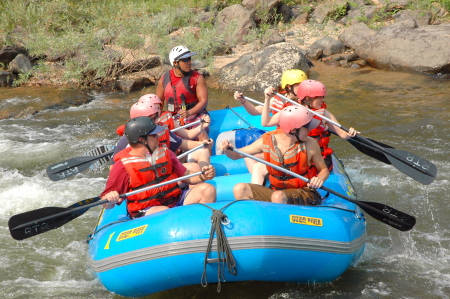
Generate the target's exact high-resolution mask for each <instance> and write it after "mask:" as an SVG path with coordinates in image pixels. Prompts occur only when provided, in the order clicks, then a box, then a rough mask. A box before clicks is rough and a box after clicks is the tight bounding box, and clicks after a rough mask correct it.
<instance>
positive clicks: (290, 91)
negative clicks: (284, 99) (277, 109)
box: [286, 85, 297, 97]
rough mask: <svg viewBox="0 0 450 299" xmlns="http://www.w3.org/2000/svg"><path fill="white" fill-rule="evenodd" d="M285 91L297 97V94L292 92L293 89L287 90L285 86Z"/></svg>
mask: <svg viewBox="0 0 450 299" xmlns="http://www.w3.org/2000/svg"><path fill="white" fill-rule="evenodd" d="M290 86H292V85H290ZM286 91H287V92H289V93H292V94H293V95H294V96H296V97H297V94H296V93H295V92H294V89H293V88H287V86H286Z"/></svg>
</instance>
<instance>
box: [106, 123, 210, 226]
mask: <svg viewBox="0 0 450 299" xmlns="http://www.w3.org/2000/svg"><path fill="white" fill-rule="evenodd" d="M163 130H164V128H163V127H162V126H158V125H156V124H155V123H154V122H153V121H152V120H151V119H150V118H148V117H146V116H141V117H136V118H132V119H130V120H129V121H128V122H127V123H126V125H125V135H126V138H127V139H128V142H129V144H130V147H129V149H126V150H124V151H126V153H122V152H121V159H120V160H118V161H117V162H116V163H115V164H114V166H113V167H112V169H111V172H110V174H109V176H108V180H107V181H106V187H105V189H104V191H103V192H102V194H101V198H102V199H107V200H108V203H106V204H104V205H103V207H104V208H105V209H111V208H113V207H114V206H115V204H120V203H121V202H122V201H123V199H122V198H120V197H119V195H120V194H123V193H127V192H130V191H134V190H136V189H139V188H141V187H144V186H149V185H152V184H158V183H161V182H165V181H169V180H173V179H176V178H178V177H182V176H186V175H189V174H191V173H192V172H190V171H189V170H187V169H186V167H184V166H183V165H182V164H181V162H180V161H178V159H177V157H176V156H175V154H174V153H173V152H172V151H171V150H169V149H168V148H167V147H164V146H161V144H160V143H159V141H158V138H157V134H159V133H160V132H162V131H163ZM202 171H204V174H202V175H199V176H195V177H191V178H188V179H186V180H184V183H186V184H189V185H195V186H193V187H192V188H191V189H188V190H181V189H180V188H179V186H178V184H177V183H173V184H169V185H165V186H161V187H159V188H155V189H151V190H148V191H144V192H140V193H137V194H135V195H131V196H129V197H127V210H128V213H129V214H130V216H131V217H132V218H137V217H141V216H145V215H149V214H153V213H156V212H159V211H162V210H167V209H169V208H173V207H176V206H181V205H188V204H193V203H212V202H215V199H216V190H215V188H214V186H212V185H211V184H208V183H204V181H206V180H211V179H213V178H214V176H215V170H214V167H213V166H211V165H209V166H204V167H203V168H202Z"/></svg>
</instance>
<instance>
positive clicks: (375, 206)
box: [228, 147, 416, 231]
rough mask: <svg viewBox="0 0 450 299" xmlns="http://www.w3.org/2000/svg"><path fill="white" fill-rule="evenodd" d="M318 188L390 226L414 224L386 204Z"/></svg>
mask: <svg viewBox="0 0 450 299" xmlns="http://www.w3.org/2000/svg"><path fill="white" fill-rule="evenodd" d="M228 149H229V150H231V151H234V152H236V153H238V154H240V155H242V156H244V157H247V158H250V159H253V160H255V161H258V162H261V163H263V164H265V165H268V166H270V167H272V168H274V169H276V170H279V171H282V172H284V173H286V174H289V175H291V176H293V177H296V178H298V179H301V180H302V181H304V182H307V183H309V179H307V178H305V177H303V176H301V175H299V174H297V173H294V172H292V171H290V170H287V169H285V168H283V167H280V166H277V165H274V164H272V163H269V162H267V161H265V160H263V159H260V158H257V157H255V156H252V155H249V154H247V153H244V152H242V151H240V150H238V149H235V148H232V147H228ZM320 189H322V190H325V191H327V192H329V193H331V194H334V195H336V196H339V197H340V198H343V199H345V200H347V201H349V202H352V203H354V204H356V205H357V206H359V207H360V208H361V209H362V210H364V211H365V212H366V213H367V214H369V215H370V216H372V217H373V218H374V219H376V220H378V221H381V222H383V223H386V224H387V225H390V226H392V227H393V228H396V229H398V230H400V231H408V230H410V229H412V228H413V227H414V225H415V224H416V218H415V217H414V216H411V215H408V214H405V213H403V212H401V211H399V210H396V209H394V208H392V207H390V206H388V205H385V204H382V203H377V202H370V201H360V200H356V199H354V198H351V197H348V196H346V195H343V194H340V193H338V192H336V191H334V190H332V189H329V188H327V187H325V186H322V187H321V188H320Z"/></svg>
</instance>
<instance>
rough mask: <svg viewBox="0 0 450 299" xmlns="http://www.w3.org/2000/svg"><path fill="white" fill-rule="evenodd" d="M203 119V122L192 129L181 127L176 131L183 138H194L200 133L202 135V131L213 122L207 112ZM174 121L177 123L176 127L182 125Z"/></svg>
mask: <svg viewBox="0 0 450 299" xmlns="http://www.w3.org/2000/svg"><path fill="white" fill-rule="evenodd" d="M202 120H204V122H202V123H201V124H200V125H199V126H198V127H195V128H193V129H190V130H186V129H180V130H178V131H176V132H174V133H175V134H177V135H178V136H180V137H181V138H183V139H194V138H196V137H197V136H198V135H200V133H201V132H203V131H205V130H206V128H208V127H209V124H210V123H211V118H210V117H209V115H206V114H205V115H203V117H202ZM174 123H175V128H178V127H179V126H180V125H179V124H178V122H174Z"/></svg>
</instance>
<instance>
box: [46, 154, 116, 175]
mask: <svg viewBox="0 0 450 299" xmlns="http://www.w3.org/2000/svg"><path fill="white" fill-rule="evenodd" d="M113 153H114V150H110V151H107V152H106V153H103V154H101V155H99V156H82V157H76V158H71V159H69V160H66V161H62V162H59V163H55V164H52V165H49V166H48V167H47V170H46V172H47V176H48V177H49V178H50V179H51V180H52V181H59V180H63V179H65V178H68V177H70V176H73V175H76V174H77V173H80V172H82V171H85V170H86V169H88V168H89V167H90V166H91V165H92V164H94V163H96V162H97V160H99V159H101V158H103V157H107V156H110V155H112V154H113Z"/></svg>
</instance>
